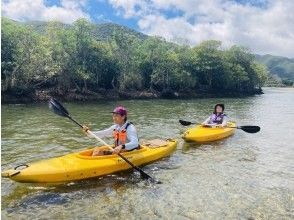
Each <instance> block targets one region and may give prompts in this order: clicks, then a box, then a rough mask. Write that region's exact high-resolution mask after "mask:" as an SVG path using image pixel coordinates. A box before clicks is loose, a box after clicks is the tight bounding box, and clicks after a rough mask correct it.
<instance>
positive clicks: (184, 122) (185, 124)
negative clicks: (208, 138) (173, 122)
mask: <svg viewBox="0 0 294 220" xmlns="http://www.w3.org/2000/svg"><path fill="white" fill-rule="evenodd" d="M179 122H180V123H181V125H184V126H188V125H191V124H192V122H189V121H183V120H179Z"/></svg>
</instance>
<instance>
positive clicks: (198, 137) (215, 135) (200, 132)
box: [182, 122, 236, 143]
mask: <svg viewBox="0 0 294 220" xmlns="http://www.w3.org/2000/svg"><path fill="white" fill-rule="evenodd" d="M227 124H228V127H224V128H220V127H204V126H202V125H197V126H196V127H194V128H190V129H188V130H187V131H186V132H185V133H184V134H183V136H182V138H183V139H184V140H185V141H194V142H198V143H205V142H211V141H217V140H221V139H224V138H226V137H229V136H231V135H233V134H234V133H235V130H236V128H230V127H236V123H234V122H228V123H227Z"/></svg>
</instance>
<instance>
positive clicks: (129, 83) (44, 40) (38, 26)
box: [1, 18, 268, 102]
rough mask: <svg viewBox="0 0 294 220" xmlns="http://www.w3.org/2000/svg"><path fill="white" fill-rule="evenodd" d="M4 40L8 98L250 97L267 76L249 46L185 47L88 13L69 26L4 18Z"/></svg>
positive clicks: (214, 44) (204, 44)
mask: <svg viewBox="0 0 294 220" xmlns="http://www.w3.org/2000/svg"><path fill="white" fill-rule="evenodd" d="M1 43H2V50H1V57H2V63H1V68H2V76H1V80H2V95H3V94H4V95H7V96H5V97H13V96H17V97H20V98H21V97H22V96H27V97H30V96H32V97H35V96H36V94H39V93H42V92H47V93H48V94H47V95H59V96H64V97H66V96H69V94H73V93H76V94H93V95H94V96H95V95H98V94H100V96H99V97H101V96H102V98H103V96H104V94H108V92H107V91H111V92H112V93H115V94H118V95H117V96H118V97H124V96H123V95H121V94H128V93H132V92H134V94H137V93H135V92H141V91H142V92H143V91H144V92H146V93H148V94H155V95H154V96H153V97H172V96H174V94H183V95H184V96H187V97H189V96H190V95H192V94H197V93H202V94H216V93H217V94H224V95H225V94H231V93H234V94H240V95H241V94H242V95H244V94H255V93H256V92H257V91H260V90H259V87H261V86H262V85H263V83H264V82H265V81H266V78H267V74H268V72H267V70H266V68H265V66H263V65H261V64H259V63H257V62H256V61H255V56H254V55H253V54H251V53H250V52H249V51H248V50H247V49H246V48H243V47H239V46H232V47H231V48H229V49H226V50H224V49H223V48H222V44H221V42H220V41H205V42H202V43H201V44H199V45H197V46H195V47H187V46H180V45H177V44H173V43H170V42H167V41H165V40H164V39H162V38H158V37H150V36H147V35H144V34H141V33H138V32H136V31H134V30H131V29H129V28H127V27H123V26H119V25H116V24H98V25H97V24H92V23H89V22H88V21H86V20H82V19H81V20H77V21H76V22H75V23H74V24H72V25H64V24H62V23H58V22H49V23H44V22H30V23H20V22H15V21H12V20H10V19H7V18H2V40H1ZM97 97H98V96H97ZM35 98H36V97H35ZM5 99H6V100H4V101H7V102H9V100H7V98H5ZM37 99H38V98H37ZM73 99H74V97H73ZM2 100H3V97H2Z"/></svg>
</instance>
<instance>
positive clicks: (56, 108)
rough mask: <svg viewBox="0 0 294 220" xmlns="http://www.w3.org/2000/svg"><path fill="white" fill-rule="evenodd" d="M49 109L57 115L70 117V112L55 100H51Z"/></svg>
mask: <svg viewBox="0 0 294 220" xmlns="http://www.w3.org/2000/svg"><path fill="white" fill-rule="evenodd" d="M49 108H50V109H51V110H52V111H53V112H54V113H55V114H57V115H60V116H62V117H69V113H68V111H67V110H66V109H65V108H64V107H63V106H62V105H61V104H60V103H59V102H58V101H57V100H56V99H54V98H51V99H50V100H49Z"/></svg>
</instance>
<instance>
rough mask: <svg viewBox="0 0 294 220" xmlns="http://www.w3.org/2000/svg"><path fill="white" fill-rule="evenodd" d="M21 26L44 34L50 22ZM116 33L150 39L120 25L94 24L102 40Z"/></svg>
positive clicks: (95, 31) (96, 34) (96, 32)
mask: <svg viewBox="0 0 294 220" xmlns="http://www.w3.org/2000/svg"><path fill="white" fill-rule="evenodd" d="M19 24H24V25H27V26H31V27H33V28H34V29H35V30H37V31H38V32H41V33H42V32H45V31H46V28H47V26H48V24H49V22H44V21H30V22H25V23H21V22H19ZM60 25H61V26H63V27H64V28H69V27H70V25H69V24H63V23H60ZM116 32H118V33H125V34H128V35H131V36H134V37H137V38H139V39H142V40H145V39H146V38H148V37H149V36H148V35H145V34H143V33H141V32H138V31H135V30H133V29H131V28H128V27H126V26H122V25H118V24H114V23H101V24H94V30H93V33H94V35H95V37H97V38H98V39H100V40H106V39H107V38H109V37H111V36H112V35H113V34H114V33H116Z"/></svg>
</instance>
